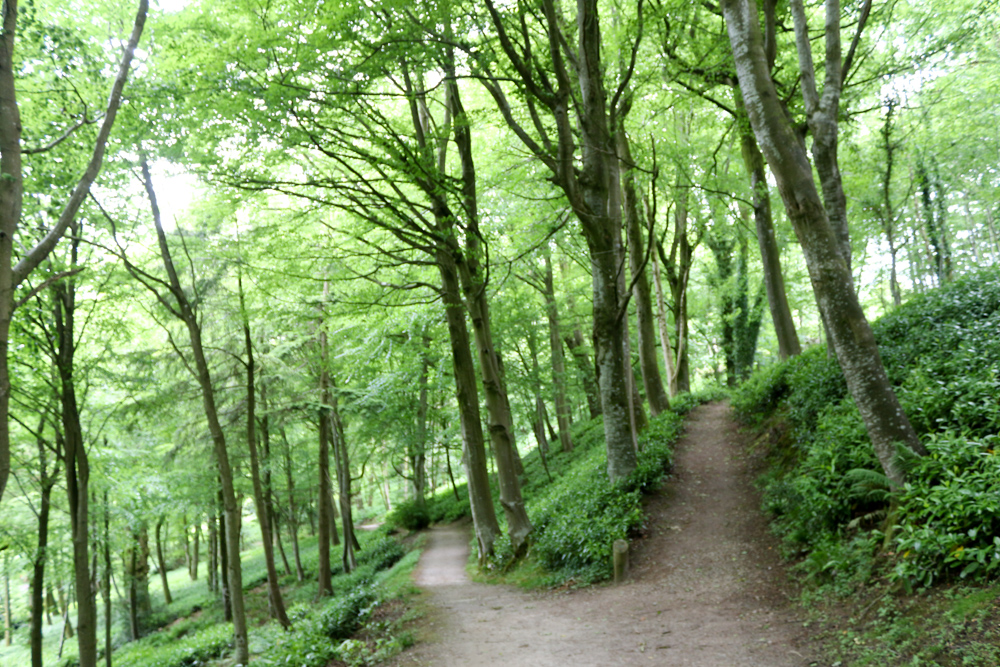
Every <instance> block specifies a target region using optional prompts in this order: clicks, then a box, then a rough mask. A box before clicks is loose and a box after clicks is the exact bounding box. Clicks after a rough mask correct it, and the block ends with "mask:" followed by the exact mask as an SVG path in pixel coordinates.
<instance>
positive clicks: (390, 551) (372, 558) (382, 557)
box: [358, 535, 406, 572]
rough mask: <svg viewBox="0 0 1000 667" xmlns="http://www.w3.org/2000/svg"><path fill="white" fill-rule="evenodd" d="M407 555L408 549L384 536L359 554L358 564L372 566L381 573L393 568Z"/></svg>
mask: <svg viewBox="0 0 1000 667" xmlns="http://www.w3.org/2000/svg"><path fill="white" fill-rule="evenodd" d="M405 555H406V549H405V548H403V545H402V544H400V543H399V541H398V540H395V539H393V538H391V537H389V536H388V535H383V536H381V537H380V538H379V539H376V540H375V541H373V542H371V543H370V544H368V545H366V546H365V548H364V550H363V551H361V552H360V553H359V554H358V564H359V565H371V566H372V568H373V569H374V570H375V571H376V572H379V571H381V570H385V569H388V568H390V567H392V566H393V565H395V564H396V563H398V562H399V560H400V559H401V558H402V557H403V556H405Z"/></svg>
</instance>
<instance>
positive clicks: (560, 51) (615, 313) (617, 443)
mask: <svg viewBox="0 0 1000 667" xmlns="http://www.w3.org/2000/svg"><path fill="white" fill-rule="evenodd" d="M486 8H487V10H488V11H489V15H490V24H491V27H492V29H493V31H494V32H495V34H496V41H497V43H498V44H499V47H498V48H499V50H500V51H501V55H500V56H499V57H502V58H503V60H504V61H505V62H506V64H507V66H508V67H509V69H510V70H511V74H509V75H508V74H506V73H504V74H501V73H500V72H496V71H494V70H493V68H492V67H491V65H490V63H489V62H487V60H486V58H485V57H482V56H480V57H479V58H477V60H476V61H475V62H476V66H477V71H476V72H475V74H476V76H477V78H479V79H480V81H481V82H482V83H483V85H484V86H485V87H486V89H487V90H488V91H489V93H490V95H491V96H492V97H493V99H494V101H495V103H496V105H497V109H498V110H499V111H500V114H501V115H502V116H503V118H504V120H505V121H506V123H507V125H508V126H509V127H510V129H511V130H512V131H513V132H514V133H515V135H517V137H518V138H519V139H520V140H521V142H522V143H523V144H524V146H525V147H526V148H527V149H528V150H529V151H530V152H531V153H532V155H534V157H535V158H537V159H538V160H539V161H540V162H541V163H542V164H543V165H544V166H545V167H546V168H547V169H548V171H549V172H550V173H551V174H552V178H553V181H554V182H555V183H556V185H558V186H559V188H560V189H561V190H562V191H563V193H564V194H565V196H566V199H567V200H568V202H569V204H570V207H571V208H572V209H573V212H574V213H575V214H576V216H577V218H578V219H579V221H580V225H581V228H582V230H583V235H584V238H585V239H586V241H587V246H588V249H589V252H590V261H591V276H592V281H593V302H594V345H595V348H596V349H595V354H596V357H597V368H598V382H599V386H600V396H601V407H602V413H603V416H604V436H605V444H606V448H607V461H608V476H609V477H610V478H611V479H612V480H613V481H618V480H621V479H624V478H625V477H627V476H628V475H629V474H630V473H631V472H632V470H633V469H634V468H635V465H636V434H635V433H634V432H633V429H632V415H631V409H630V408H631V406H630V403H629V396H630V391H629V385H628V382H629V375H627V374H630V371H631V364H630V363H627V360H626V358H625V342H626V340H625V320H624V318H625V314H626V310H627V306H628V296H627V293H626V291H625V289H624V281H623V280H622V277H623V274H622V272H621V270H620V268H621V267H622V266H623V262H624V259H625V257H624V248H623V246H622V236H621V228H622V214H621V199H620V194H619V188H620V182H619V165H618V157H617V149H616V145H615V135H614V130H615V128H617V127H619V124H620V122H621V121H622V120H623V118H622V114H621V112H622V111H623V108H622V107H621V106H620V103H621V101H622V96H623V94H624V93H625V92H626V91H627V90H628V86H629V82H630V80H631V75H632V72H633V69H634V66H635V60H636V56H637V52H638V48H639V44H640V42H641V28H639V29H637V32H636V36H635V38H634V41H633V42H632V43H631V44H623V45H621V47H622V48H624V49H627V50H629V52H630V58H627V59H626V60H627V61H628V62H629V66H628V67H626V68H625V70H624V72H623V73H622V75H621V76H620V78H619V80H618V82H617V86H616V87H615V88H614V89H613V90H612V91H610V94H609V87H608V84H607V82H606V81H605V78H606V74H605V65H604V62H603V59H602V52H603V49H604V47H605V45H604V44H603V42H602V38H601V27H600V12H599V11H598V2H597V0H580V2H578V3H577V10H576V15H575V17H567V16H565V15H564V13H563V7H562V5H560V4H559V3H558V2H556V1H555V0H540V2H539V3H538V4H537V5H536V6H534V7H531V8H530V11H529V7H528V6H526V5H518V7H517V8H516V11H515V12H502V11H501V10H500V9H498V7H497V4H496V3H494V2H492V1H491V0H486ZM642 8H643V3H642V2H641V1H640V2H639V3H638V5H637V13H638V23H639V25H640V26H641V18H642ZM567 19H568V20H567ZM573 19H575V24H576V29H575V40H574V33H573V31H571V29H570V28H569V24H570V22H571V21H573ZM534 34H539V35H543V36H544V37H543V39H542V42H541V43H535V38H534ZM470 51H471V49H470ZM475 53H478V52H474V54H475ZM546 53H547V54H548V59H547V61H545V64H544V67H541V66H540V62H541V61H539V60H538V58H539V56H540V54H546ZM502 81H512V82H513V84H514V85H515V86H516V87H517V93H518V96H519V97H522V98H523V99H525V100H526V104H527V111H528V118H527V120H530V122H531V125H530V126H527V125H525V124H523V123H522V121H521V120H520V118H521V115H520V114H519V113H516V112H515V110H514V107H513V105H512V103H511V101H510V98H509V97H508V95H507V92H506V90H505V85H504V83H503V82H502ZM543 110H544V112H546V113H547V114H548V118H547V119H546V121H545V122H543V121H542V119H541V116H540V112H541V111H543Z"/></svg>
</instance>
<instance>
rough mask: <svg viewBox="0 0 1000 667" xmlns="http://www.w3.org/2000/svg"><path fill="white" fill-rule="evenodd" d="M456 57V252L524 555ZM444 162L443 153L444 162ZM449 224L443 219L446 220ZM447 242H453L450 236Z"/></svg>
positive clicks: (507, 500)
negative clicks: (460, 228)
mask: <svg viewBox="0 0 1000 667" xmlns="http://www.w3.org/2000/svg"><path fill="white" fill-rule="evenodd" d="M453 65H454V63H453V61H450V62H449V68H450V69H449V71H448V75H449V78H448V81H447V84H446V85H447V91H448V102H449V106H450V109H451V115H452V118H453V122H452V128H453V134H454V137H455V145H456V146H457V148H458V154H459V159H460V163H461V172H462V177H461V178H462V204H463V206H462V209H463V213H464V223H465V235H464V236H465V247H464V249H463V250H464V252H462V251H457V249H455V250H453V251H452V252H453V253H454V254H455V256H456V257H458V258H460V259H459V260H458V262H457V264H458V269H459V276H460V279H461V283H462V291H463V293H464V294H465V303H466V306H467V307H468V309H469V315H470V316H471V319H472V331H473V335H474V336H475V340H476V349H477V351H478V352H479V372H480V375H481V376H482V379H483V393H484V394H485V397H486V412H487V415H488V418H489V434H490V442H491V443H492V445H493V454H494V456H495V457H496V462H497V473H498V475H497V476H498V478H499V486H500V506H501V507H502V508H503V512H504V517H505V518H506V519H507V535H508V536H509V537H510V542H511V546H512V548H513V550H514V555H515V557H520V556H521V555H523V554H524V553H525V552H526V551H527V548H528V539H529V536H530V535H531V532H532V526H531V520H530V519H528V512H527V510H526V509H525V506H524V500H523V499H522V497H521V483H520V480H519V479H518V474H519V473H520V472H521V471H522V470H523V467H522V466H521V465H520V458H519V457H518V454H517V443H516V441H515V436H514V418H513V416H512V415H511V411H510V399H509V397H508V395H507V383H506V382H505V380H504V377H503V369H502V365H503V362H502V360H501V358H500V352H499V351H498V350H497V349H496V345H495V344H494V342H493V330H492V324H491V321H490V309H489V302H488V300H487V298H486V287H487V283H486V276H485V275H484V271H483V267H482V265H481V264H480V260H479V256H480V253H481V249H480V239H481V238H482V234H481V233H480V230H479V210H478V199H477V195H478V193H477V184H476V169H475V163H474V160H473V155H472V133H471V130H470V123H469V119H468V117H467V116H466V113H465V108H464V107H463V106H462V100H461V97H460V95H459V89H458V81H457V80H456V78H455V71H454V67H453ZM440 162H441V164H443V163H444V160H443V156H442V159H441V160H440ZM442 222H443V221H442ZM442 242H445V243H450V237H447V236H446V237H444V238H443V239H442Z"/></svg>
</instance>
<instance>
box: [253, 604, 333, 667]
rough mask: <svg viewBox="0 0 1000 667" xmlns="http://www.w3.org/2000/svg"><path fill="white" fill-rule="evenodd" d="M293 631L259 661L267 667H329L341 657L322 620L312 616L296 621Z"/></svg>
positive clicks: (283, 634) (276, 639) (280, 637)
mask: <svg viewBox="0 0 1000 667" xmlns="http://www.w3.org/2000/svg"><path fill="white" fill-rule="evenodd" d="M294 623H295V625H293V626H292V630H291V631H290V632H281V633H280V635H278V636H276V637H274V638H273V640H272V643H271V644H270V646H268V647H267V648H266V649H265V650H264V651H262V652H261V653H260V655H259V657H257V658H256V660H255V662H257V663H260V664H263V665H294V666H295V667H326V665H328V664H330V662H331V661H332V660H334V659H336V658H337V649H336V647H335V646H334V644H333V643H332V642H331V641H330V639H329V637H327V636H326V635H325V634H324V632H323V628H322V626H321V625H320V621H319V619H317V618H314V617H312V616H309V615H307V616H302V617H300V618H296V619H295V621H294Z"/></svg>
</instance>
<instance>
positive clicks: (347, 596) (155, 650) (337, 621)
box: [61, 530, 419, 667]
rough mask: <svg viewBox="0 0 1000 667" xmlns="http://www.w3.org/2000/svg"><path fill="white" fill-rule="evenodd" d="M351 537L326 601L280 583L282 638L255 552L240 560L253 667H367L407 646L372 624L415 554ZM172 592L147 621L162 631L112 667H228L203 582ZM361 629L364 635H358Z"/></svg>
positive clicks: (401, 585) (218, 619)
mask: <svg viewBox="0 0 1000 667" xmlns="http://www.w3.org/2000/svg"><path fill="white" fill-rule="evenodd" d="M358 537H359V541H360V543H361V547H362V548H361V550H360V551H359V552H358V567H357V568H356V569H355V570H353V571H352V572H350V573H349V574H347V573H344V572H343V570H342V569H341V568H340V566H339V565H337V566H336V567H335V568H334V572H335V575H336V576H334V578H333V587H334V595H333V596H332V597H330V598H328V599H326V600H324V601H322V602H320V603H318V604H317V603H316V602H315V597H316V590H317V589H316V584H315V582H313V581H309V582H304V583H301V584H300V583H297V582H296V581H295V578H294V576H288V575H286V576H285V577H283V578H282V582H281V583H282V585H283V594H284V595H285V600H286V604H288V605H290V610H289V617H290V618H291V619H292V622H293V628H292V630H290V631H285V630H282V629H281V627H280V626H279V625H278V624H277V623H276V622H273V621H267V618H268V611H267V600H266V597H267V594H266V592H264V591H263V590H262V586H261V584H262V581H260V577H259V576H257V575H258V574H259V573H258V570H262V569H263V567H264V563H263V558H262V555H263V554H262V553H261V550H260V549H255V550H251V551H250V552H245V553H244V554H242V555H241V558H242V560H243V562H244V568H245V572H246V573H247V578H246V581H247V584H246V586H245V589H246V595H245V600H246V605H247V612H248V617H249V618H250V620H251V626H252V627H251V629H250V651H251V660H252V662H253V664H255V665H295V666H296V667H327V666H328V665H332V664H346V665H349V666H352V667H353V666H355V665H369V664H374V663H375V662H378V661H379V660H381V659H384V658H387V657H389V656H391V655H393V654H395V653H397V652H399V651H400V650H401V649H402V648H405V647H406V646H408V645H409V644H410V643H412V638H411V636H410V635H409V633H407V632H406V631H403V630H401V625H402V624H401V622H400V620H399V619H394V618H389V619H381V620H379V619H376V622H372V621H373V617H375V616H378V614H379V610H380V608H382V607H384V606H387V605H391V604H393V601H394V600H396V599H397V598H399V597H400V596H402V595H404V594H405V593H407V592H408V591H409V589H410V588H411V587H412V584H411V583H410V577H409V573H410V571H412V569H413V567H414V565H415V563H416V558H417V556H418V555H419V553H418V552H416V551H414V552H411V554H406V552H405V549H404V547H403V546H402V544H400V542H398V541H397V540H396V539H394V538H393V537H391V536H389V535H387V534H386V533H385V531H381V530H380V531H374V532H370V533H368V532H362V533H359V535H358ZM303 542H304V544H303V556H304V557H305V558H304V560H305V561H306V562H307V563H308V562H310V561H315V559H316V553H315V552H316V545H315V540H314V539H313V540H310V539H309V538H305V539H304V540H303ZM265 578H266V577H265ZM174 592H175V595H174V597H175V600H174V602H173V603H172V604H171V605H169V606H168V607H162V608H160V609H158V610H157V611H156V613H155V618H154V619H153V622H154V623H156V624H158V625H161V626H162V627H160V628H159V629H157V630H155V631H153V632H151V633H150V634H148V635H146V636H145V637H143V638H141V639H139V640H137V641H133V642H128V643H124V644H122V645H121V646H120V647H118V649H117V650H115V651H114V654H113V664H114V665H115V666H116V667H194V666H198V665H213V664H228V663H227V662H226V658H227V656H228V655H229V653H230V652H231V650H232V641H233V626H232V624H231V623H227V622H225V621H224V620H223V613H222V608H221V605H220V603H219V601H218V600H217V599H216V598H215V596H214V595H213V594H211V593H209V592H208V591H207V590H206V587H205V584H204V582H203V581H189V582H186V583H182V584H181V585H180V586H176V587H175V588H174ZM362 628H364V632H363V633H362V636H358V633H359V631H360V630H362ZM335 661H337V662H335ZM61 664H62V665H65V666H67V667H68V666H70V665H74V664H76V661H75V658H73V657H67V658H65V659H64V660H63V661H62V662H61Z"/></svg>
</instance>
